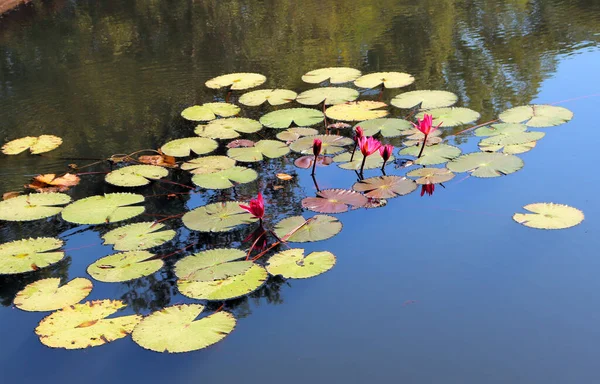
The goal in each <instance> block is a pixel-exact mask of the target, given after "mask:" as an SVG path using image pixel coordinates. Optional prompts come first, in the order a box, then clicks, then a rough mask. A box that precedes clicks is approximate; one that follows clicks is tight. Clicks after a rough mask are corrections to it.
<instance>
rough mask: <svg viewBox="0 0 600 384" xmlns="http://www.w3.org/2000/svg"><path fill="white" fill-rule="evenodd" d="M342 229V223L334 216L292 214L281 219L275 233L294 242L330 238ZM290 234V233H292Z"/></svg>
mask: <svg viewBox="0 0 600 384" xmlns="http://www.w3.org/2000/svg"><path fill="white" fill-rule="evenodd" d="M341 230H342V223H340V221H339V220H338V219H336V218H335V217H333V216H328V215H316V216H313V217H311V218H310V219H305V218H304V217H302V216H292V217H288V218H286V219H283V220H281V221H280V222H279V223H277V225H276V226H275V233H276V234H277V236H278V237H279V238H281V239H283V240H287V241H289V242H292V243H306V242H311V241H320V240H326V239H329V238H331V237H333V236H335V235H337V234H338V233H340V231H341ZM292 232H293V234H291V235H289V234H290V233H292Z"/></svg>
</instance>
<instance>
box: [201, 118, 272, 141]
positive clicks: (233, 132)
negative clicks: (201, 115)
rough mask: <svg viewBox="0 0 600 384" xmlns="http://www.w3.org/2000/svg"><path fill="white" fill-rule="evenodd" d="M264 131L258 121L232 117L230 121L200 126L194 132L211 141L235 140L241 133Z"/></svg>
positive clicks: (224, 120) (225, 120) (220, 120)
mask: <svg viewBox="0 0 600 384" xmlns="http://www.w3.org/2000/svg"><path fill="white" fill-rule="evenodd" d="M261 129H262V124H261V123H259V122H258V121H256V120H252V119H247V118H245V117H230V118H228V119H219V120H213V121H211V122H209V123H208V124H206V125H199V126H197V127H196V130H195V131H194V132H195V133H196V135H198V136H201V137H209V138H211V139H235V138H236V137H240V132H241V133H254V132H258V131H260V130H261Z"/></svg>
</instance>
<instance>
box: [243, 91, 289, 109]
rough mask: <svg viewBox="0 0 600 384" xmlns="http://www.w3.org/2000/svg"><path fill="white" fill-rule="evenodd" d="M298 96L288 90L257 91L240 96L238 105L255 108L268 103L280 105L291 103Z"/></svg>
mask: <svg viewBox="0 0 600 384" xmlns="http://www.w3.org/2000/svg"><path fill="white" fill-rule="evenodd" d="M296 96H298V94H297V93H296V92H294V91H290V90H288V89H259V90H257V91H252V92H247V93H244V94H243V95H242V96H240V99H239V102H240V104H244V105H247V106H249V107H257V106H259V105H262V104H263V103H266V102H268V103H269V104H270V105H282V104H286V103H289V102H292V101H294V100H295V99H296Z"/></svg>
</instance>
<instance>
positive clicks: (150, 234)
mask: <svg viewBox="0 0 600 384" xmlns="http://www.w3.org/2000/svg"><path fill="white" fill-rule="evenodd" d="M164 227H165V225H164V224H161V223H156V222H151V221H150V222H148V221H146V222H142V223H134V224H129V225H126V226H124V227H120V228H116V229H113V230H112V231H109V232H107V233H106V234H104V236H102V239H103V240H104V244H113V245H114V249H115V250H116V251H139V250H142V249H149V248H153V247H157V246H159V245H161V244H164V243H166V242H167V241H170V240H172V239H173V238H174V237H175V235H176V234H177V232H175V231H173V230H171V229H167V230H164V231H163V230H162V229H163V228H164Z"/></svg>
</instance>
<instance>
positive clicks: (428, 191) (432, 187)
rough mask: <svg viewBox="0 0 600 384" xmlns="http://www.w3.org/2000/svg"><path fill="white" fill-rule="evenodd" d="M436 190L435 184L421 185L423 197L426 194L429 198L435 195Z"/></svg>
mask: <svg viewBox="0 0 600 384" xmlns="http://www.w3.org/2000/svg"><path fill="white" fill-rule="evenodd" d="M434 190H435V184H423V185H421V196H423V195H424V194H428V195H429V196H431V195H433V191H434Z"/></svg>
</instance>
